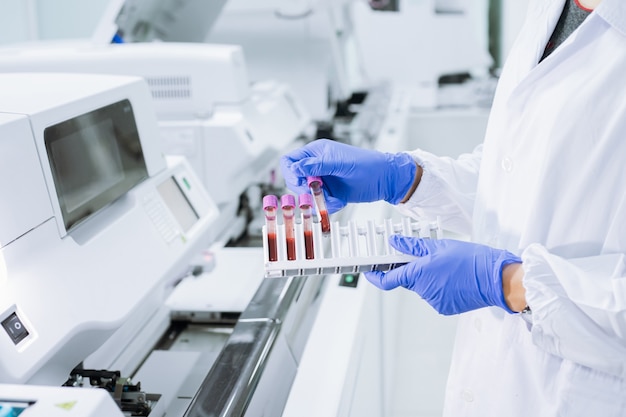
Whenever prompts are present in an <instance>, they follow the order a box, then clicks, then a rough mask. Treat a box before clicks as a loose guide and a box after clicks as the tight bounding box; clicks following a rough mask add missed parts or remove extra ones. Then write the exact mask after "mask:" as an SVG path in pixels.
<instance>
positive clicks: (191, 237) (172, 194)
mask: <svg viewBox="0 0 626 417" xmlns="http://www.w3.org/2000/svg"><path fill="white" fill-rule="evenodd" d="M0 90H1V91H2V95H0V170H1V173H0V195H1V196H2V200H3V203H2V205H0V258H2V259H3V262H4V263H5V268H4V271H2V270H1V269H0V323H1V324H2V326H0V383H29V384H43V385H59V384H61V383H63V382H64V381H65V380H66V379H67V377H68V374H69V372H70V371H71V370H72V369H73V368H74V367H75V366H77V365H78V364H79V363H80V362H81V361H83V360H84V359H85V358H86V357H87V356H88V355H90V354H92V353H93V352H94V351H96V350H97V349H98V348H100V347H101V346H102V345H103V344H104V343H105V342H106V341H107V340H109V339H116V340H118V342H119V343H117V344H116V345H115V346H114V347H115V349H112V350H111V351H109V352H106V353H107V354H108V355H110V356H113V357H114V356H116V355H119V353H120V351H122V350H123V349H124V340H123V339H124V338H123V337H121V336H119V335H128V334H132V333H133V332H136V331H138V329H140V328H141V326H142V324H143V323H144V322H145V321H147V319H148V318H149V317H150V316H151V315H152V314H153V313H154V311H155V310H156V309H157V308H158V307H159V306H160V305H162V304H163V302H164V300H165V298H166V296H167V293H168V286H169V284H170V283H169V281H170V280H172V279H174V278H177V277H178V275H179V274H180V273H181V272H182V271H184V269H185V268H187V266H188V262H189V260H190V259H191V258H192V257H193V256H195V255H196V254H197V253H198V252H199V251H201V250H202V249H203V248H205V247H206V246H207V245H208V244H209V243H210V242H209V241H207V238H206V235H207V233H206V232H207V230H208V229H209V227H210V225H211V224H212V223H213V222H214V220H215V219H216V217H217V215H218V210H217V207H216V205H215V203H214V202H213V201H212V200H211V199H210V197H209V196H208V194H207V193H206V191H205V190H204V188H203V187H202V184H201V181H200V180H199V179H198V178H197V176H196V175H195V173H194V171H193V170H192V169H191V168H190V166H189V165H188V164H187V163H186V161H184V159H182V158H179V159H177V160H167V161H166V159H165V158H164V157H163V155H162V153H161V149H160V146H159V145H158V140H157V137H158V136H159V131H158V127H157V122H156V117H155V114H154V108H153V104H152V100H151V98H150V92H149V89H148V86H147V84H146V83H145V81H144V80H142V79H141V78H138V77H122V76H104V75H84V74H43V73H37V74H35V73H31V74H0ZM119 103H123V105H122V111H121V112H120V113H116V114H118V115H122V114H124V116H123V117H122V116H119V117H118V116H116V117H117V119H116V120H115V119H113V118H111V119H106V120H104V122H103V123H104V126H108V124H110V125H112V126H113V127H112V128H111V129H110V130H108V131H107V132H108V133H106V134H105V133H103V132H104V131H100V130H98V126H99V125H98V124H97V123H100V120H99V119H98V117H99V116H98V115H99V114H100V112H101V111H102V109H105V108H109V106H111V105H112V104H114V105H118V104H119ZM74 121H80V122H81V125H80V126H79V129H80V130H77V131H75V132H73V133H71V132H70V133H68V134H67V135H66V136H60V137H59V138H56V139H54V140H59V141H60V143H61V144H63V142H65V145H63V146H66V148H65V150H66V151H67V152H69V153H70V154H72V155H71V157H68V156H67V155H69V154H67V153H66V154H64V153H63V152H62V151H59V148H54V147H53V145H51V141H48V136H47V135H48V132H53V131H54V130H50V129H56V128H57V127H58V126H65V124H67V123H69V122H74ZM92 121H93V124H90V123H91V122H92ZM118 122H119V123H118ZM76 123H78V122H76ZM123 123H125V125H124V126H126V127H128V126H131V127H132V125H133V124H134V126H136V131H135V132H134V133H132V134H128V133H127V132H126V130H124V129H125V127H124V129H122V128H120V126H122V124H123ZM131 130H132V129H131ZM122 134H124V135H135V136H136V139H138V143H135V142H132V143H131V141H126V142H123V141H121V139H120V137H121V135H122ZM77 135H78V136H77ZM81 135H82V136H81ZM77 137H79V138H80V140H77ZM112 138H113V139H112ZM51 140H52V139H51ZM81 141H82V142H81ZM107 141H109V142H110V143H113V142H114V143H117V145H115V146H114V145H111V146H112V148H111V147H109V148H106V146H105V143H108V142H107ZM47 145H48V146H49V148H47ZM77 145H80V146H77ZM81 146H82V147H84V148H86V149H87V148H90V147H91V148H92V149H93V147H96V148H97V147H99V148H98V151H97V152H94V153H89V152H81ZM122 147H126V148H131V150H132V151H133V156H134V158H135V159H136V161H138V162H137V163H138V164H141V163H144V161H145V176H144V177H142V178H139V179H138V180H137V181H135V182H136V183H135V184H131V187H130V189H129V190H128V191H127V192H125V193H123V194H121V195H120V196H118V197H117V198H115V197H111V198H110V200H109V201H105V202H104V204H103V206H102V207H100V208H96V209H94V211H93V212H92V213H91V214H89V213H87V214H85V215H84V216H83V218H81V219H78V221H76V222H75V223H71V222H70V223H68V221H67V216H66V213H65V212H64V211H63V209H62V207H61V206H62V204H61V203H60V201H61V200H63V201H64V203H63V206H66V205H68V204H69V203H67V201H69V200H68V197H67V196H68V195H70V194H69V193H65V191H63V177H62V176H61V177H59V172H62V170H63V169H65V168H63V167H67V166H71V167H72V168H73V167H75V166H76V165H78V166H80V165H81V161H83V160H86V163H83V164H82V165H85V166H89V167H93V169H92V171H93V172H96V171H98V172H102V173H104V174H103V178H104V179H107V178H121V177H125V178H126V177H127V176H128V173H127V172H126V171H125V170H124V171H123V172H122V173H120V175H109V174H110V172H111V170H115V169H116V163H119V159H118V160H115V158H112V159H111V158H110V160H109V161H107V156H106V152H107V151H106V150H107V149H108V150H109V151H110V149H113V148H115V149H117V150H119V149H121V148H122ZM126 148H125V149H126ZM48 149H50V150H48ZM125 149H123V150H125ZM103 150H104V151H103ZM103 152H104V153H103ZM103 154H104V155H105V156H104V157H102V155H103ZM50 155H52V158H50ZM94 155H98V156H99V157H95V156H94ZM66 157H67V159H66V160H65V161H64V160H63V158H66ZM89 158H92V159H89ZM111 161H113V162H115V161H116V163H109V164H107V162H111ZM53 165H54V166H53ZM55 167H56V168H55ZM59 167H61V168H59ZM90 169H91V168H90ZM89 173H90V172H89V170H88V169H86V170H85V172H84V175H83V177H85V178H87V177H89V176H88V174H89ZM96 174H97V172H96ZM116 174H117V173H116ZM55 175H56V176H55ZM107 175H108V177H107ZM55 178H56V179H55ZM58 178H61V180H58ZM73 178H77V176H76V175H74V176H73ZM81 180H82V178H81ZM99 180H101V178H97V180H94V181H91V180H89V181H86V182H87V183H88V186H89V187H98V186H100V184H99V182H98V181H99ZM55 181H56V183H55ZM101 182H102V181H101ZM59 184H61V187H59ZM66 185H67V184H66ZM84 189H87V190H92V189H93V188H84ZM59 190H61V191H59ZM81 192H82V191H81ZM89 193H91V191H87V192H86V193H83V194H87V195H88V194H89ZM79 194H80V193H79ZM102 194H104V192H103V193H102ZM64 216H65V217H64ZM74 220H76V219H74ZM2 272H4V274H2ZM23 329H26V332H27V333H26V334H23V333H20V331H22V330H23ZM16 331H17V337H16ZM11 336H13V337H11Z"/></svg>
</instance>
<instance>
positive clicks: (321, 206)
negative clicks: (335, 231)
mask: <svg viewBox="0 0 626 417" xmlns="http://www.w3.org/2000/svg"><path fill="white" fill-rule="evenodd" d="M307 184H308V186H309V188H310V189H311V193H312V194H313V198H314V199H315V205H316V206H317V212H318V214H319V216H320V224H321V226H322V233H323V234H324V235H328V234H329V233H330V218H329V217H328V210H327V209H326V200H324V192H323V191H322V185H323V183H322V179H321V178H320V177H307Z"/></svg>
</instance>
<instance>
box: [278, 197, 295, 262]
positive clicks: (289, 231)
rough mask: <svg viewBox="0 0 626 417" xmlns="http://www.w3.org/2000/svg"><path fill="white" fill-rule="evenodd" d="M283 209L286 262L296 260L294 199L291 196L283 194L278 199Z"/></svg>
mask: <svg viewBox="0 0 626 417" xmlns="http://www.w3.org/2000/svg"><path fill="white" fill-rule="evenodd" d="M280 203H281V208H282V209H283V224H284V225H285V239H286V243H287V260H288V261H295V260H296V234H295V233H296V232H295V229H294V216H295V207H296V198H295V197H294V196H293V195H291V194H285V195H283V196H282V197H281V198H280Z"/></svg>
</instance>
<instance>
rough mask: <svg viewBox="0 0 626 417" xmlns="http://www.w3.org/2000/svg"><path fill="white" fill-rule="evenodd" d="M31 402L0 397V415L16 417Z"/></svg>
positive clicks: (2, 416)
mask: <svg viewBox="0 0 626 417" xmlns="http://www.w3.org/2000/svg"><path fill="white" fill-rule="evenodd" d="M32 404H33V403H28V402H15V401H3V400H2V399H0V416H1V417H17V416H19V415H20V414H22V412H23V411H24V410H26V409H27V408H28V407H30V406H31V405H32Z"/></svg>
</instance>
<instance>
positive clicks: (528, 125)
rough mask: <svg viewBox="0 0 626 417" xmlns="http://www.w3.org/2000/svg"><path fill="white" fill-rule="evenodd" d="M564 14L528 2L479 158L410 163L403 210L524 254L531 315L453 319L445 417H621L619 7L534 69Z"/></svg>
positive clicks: (623, 194)
mask: <svg viewBox="0 0 626 417" xmlns="http://www.w3.org/2000/svg"><path fill="white" fill-rule="evenodd" d="M563 5H564V0H531V2H530V5H529V11H528V17H527V20H526V23H525V25H524V27H523V29H522V31H521V34H520V36H519V37H518V39H517V42H516V45H515V47H514V48H513V51H512V52H511V55H510V56H509V57H508V60H507V63H506V65H505V67H504V69H503V72H502V77H501V79H500V81H499V85H498V89H497V92H496V97H495V100H494V104H493V108H492V113H491V117H490V121H489V125H488V128H487V134H486V138H485V142H484V145H483V146H482V147H479V148H477V149H476V151H475V152H474V153H473V154H468V155H463V156H461V157H460V158H458V159H457V160H452V159H449V158H438V157H435V156H434V155H431V154H429V153H427V152H423V151H419V150H417V151H415V152H413V153H412V154H413V155H414V158H415V160H416V161H417V162H418V163H419V164H420V165H421V166H423V168H424V175H423V178H422V182H421V183H420V185H419V187H418V189H417V191H416V193H415V194H414V195H413V197H412V198H411V199H410V200H409V201H408V202H407V203H406V204H404V205H402V207H401V210H403V211H408V210H411V211H412V212H413V213H414V214H417V215H418V216H434V215H442V219H443V222H444V226H447V227H450V228H451V229H453V230H454V231H457V232H461V233H470V234H471V236H472V240H474V241H476V242H480V243H484V244H487V245H490V246H493V247H498V248H506V249H508V250H510V251H512V252H515V253H517V254H520V255H521V257H522V260H523V268H524V271H525V277H524V286H525V288H526V291H527V292H526V298H527V301H528V304H529V305H530V307H531V308H532V311H533V313H532V324H528V323H527V322H526V321H525V320H524V319H523V318H522V317H521V315H519V314H516V315H510V314H507V313H505V312H504V311H503V310H501V309H498V308H495V307H494V308H486V309H481V310H477V311H474V312H469V313H466V314H463V315H461V317H460V321H459V329H458V333H457V338H456V345H455V350H454V355H453V361H452V367H451V371H450V376H449V381H448V386H447V395H446V404H445V412H444V415H445V416H450V417H460V416H477V417H489V416H524V417H536V416H568V417H569V416H586V417H587V416H602V417H609V416H626V382H625V377H626V266H625V257H624V254H625V253H626V1H624V0H603V2H602V3H601V4H600V5H599V6H598V7H597V8H596V10H595V11H594V12H593V13H592V14H591V15H590V16H589V17H588V18H587V19H586V20H585V21H584V22H583V24H582V25H581V26H580V27H579V28H578V29H577V30H576V32H574V33H573V34H572V35H571V36H570V37H569V38H568V39H567V40H566V41H565V43H563V44H562V45H561V46H559V47H558V49H557V50H556V51H554V52H553V53H552V55H550V56H549V57H548V58H547V59H545V60H544V61H543V62H541V63H540V64H537V62H538V60H539V58H540V57H541V55H542V53H543V49H544V47H545V45H546V43H547V41H548V39H549V37H550V35H551V33H552V31H553V29H554V26H555V24H556V22H557V20H558V18H559V16H560V13H561V11H562V9H563ZM479 167H480V170H479Z"/></svg>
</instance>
